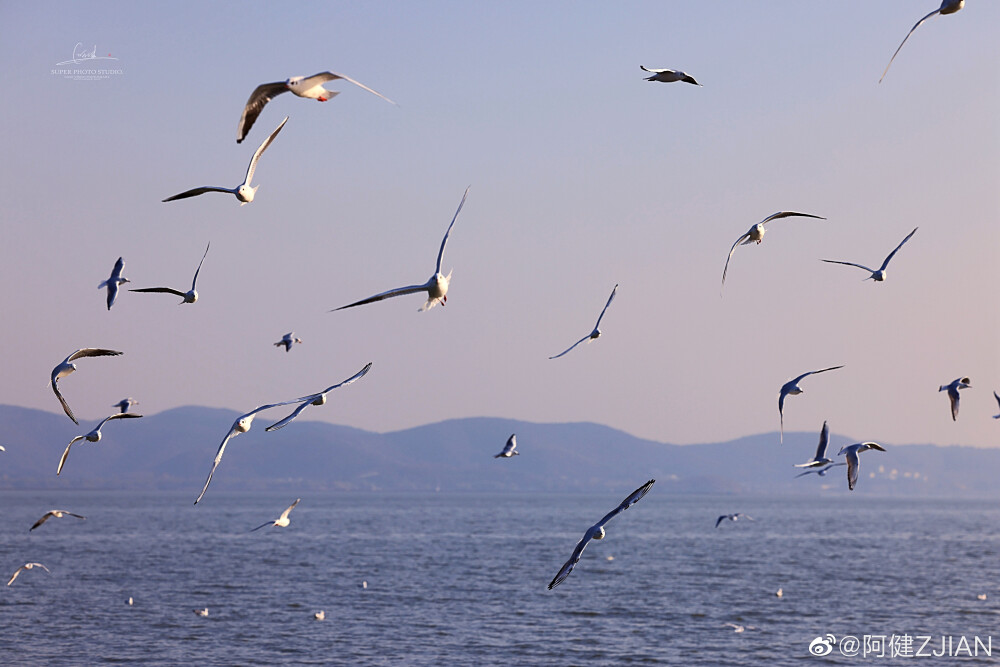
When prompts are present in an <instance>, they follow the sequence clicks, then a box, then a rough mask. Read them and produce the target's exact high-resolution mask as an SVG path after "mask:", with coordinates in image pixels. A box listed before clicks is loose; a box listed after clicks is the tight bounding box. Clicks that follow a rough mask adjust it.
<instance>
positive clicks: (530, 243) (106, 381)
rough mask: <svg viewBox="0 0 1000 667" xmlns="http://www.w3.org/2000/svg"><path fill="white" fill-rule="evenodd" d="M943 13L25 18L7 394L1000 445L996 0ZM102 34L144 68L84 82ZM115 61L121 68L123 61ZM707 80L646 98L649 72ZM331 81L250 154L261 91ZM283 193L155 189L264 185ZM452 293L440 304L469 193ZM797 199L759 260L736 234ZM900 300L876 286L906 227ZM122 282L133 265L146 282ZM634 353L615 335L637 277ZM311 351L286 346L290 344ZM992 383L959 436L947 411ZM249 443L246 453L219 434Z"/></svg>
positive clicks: (932, 1) (89, 402) (107, 7)
mask: <svg viewBox="0 0 1000 667" xmlns="http://www.w3.org/2000/svg"><path fill="white" fill-rule="evenodd" d="M936 4H937V3H936V0H927V1H926V2H915V1H910V0H906V1H885V2H877V3H872V2H846V1H845V2H837V3H803V2H792V1H788V2H759V3H744V2H716V3H708V2H705V3H689V2H683V3H682V2H649V3H640V2H633V3H596V2H595V3H579V2H572V3H569V2H567V3H554V2H553V3H537V2H505V3H480V2H430V3H369V2H357V3H315V4H298V5H275V4H273V3H249V4H247V3H238V4H223V3H209V4H207V6H206V5H204V4H203V3H181V4H170V5H168V4H164V5H159V6H148V3H100V4H92V5H83V4H79V3H63V4H57V5H51V4H44V5H42V4H38V3H21V4H11V3H6V4H4V5H3V6H0V62H2V63H3V68H2V72H3V74H2V77H3V83H4V84H5V85H4V89H5V90H6V91H7V94H6V95H4V96H3V97H2V98H0V117H2V118H3V121H4V122H3V123H2V124H0V133H2V138H3V145H4V147H5V150H4V158H5V159H4V160H2V161H0V201H2V205H0V206H2V209H0V210H2V218H0V219H2V225H3V229H4V242H3V244H2V245H0V267H2V268H0V272H2V273H0V275H3V277H4V278H5V284H6V285H7V289H6V290H5V296H4V299H3V306H4V316H3V318H2V320H0V330H2V332H3V338H4V340H6V341H7V353H6V354H4V355H3V357H2V359H0V376H2V377H3V378H4V382H3V383H2V385H0V402H3V403H11V404H16V405H24V406H29V407H35V408H41V409H45V410H50V411H53V412H55V411H58V410H59V406H58V403H57V402H56V399H55V397H54V396H53V395H52V393H51V391H50V390H49V389H47V388H46V387H45V383H46V381H47V380H48V374H49V372H50V371H51V369H52V367H53V366H54V365H55V364H56V363H58V362H59V361H60V360H61V359H62V358H63V357H65V356H66V355H67V354H69V353H70V352H72V351H73V350H75V349H77V348H79V347H88V346H98V347H111V348H115V349H119V350H123V351H124V352H125V356H123V357H121V358H118V359H85V360H83V361H82V362H81V363H80V371H79V372H78V373H77V374H75V375H74V376H71V377H69V378H66V379H65V380H64V381H63V383H62V387H63V390H64V393H65V395H66V396H67V398H68V400H69V401H70V404H71V405H73V406H74V408H75V409H76V411H77V414H78V415H79V416H80V417H81V419H82V420H96V419H99V418H101V417H103V416H105V415H106V414H108V413H109V411H110V405H111V404H112V403H114V402H116V401H118V400H119V399H120V398H123V397H125V396H129V395H131V396H134V397H135V398H137V399H138V400H139V401H140V402H141V405H140V408H141V409H142V410H144V411H146V412H148V413H155V412H159V411H162V410H164V409H168V408H171V407H175V406H178V405H187V404H198V405H208V406H219V407H227V408H232V409H235V410H241V411H245V410H250V409H252V408H254V407H256V406H257V405H259V404H262V403H267V402H274V401H280V400H287V399H290V398H293V397H296V396H300V395H304V394H308V393H312V392H315V391H318V390H320V389H322V388H324V387H326V386H328V385H330V384H333V383H335V382H338V381H340V380H342V379H344V378H346V377H348V376H350V375H352V374H353V373H354V372H356V371H357V370H359V369H360V368H361V367H362V366H363V365H364V364H365V363H367V362H368V361H373V362H374V367H373V370H372V372H371V373H370V374H369V375H368V376H367V377H366V378H364V379H363V380H362V381H361V382H358V383H356V384H355V385H353V386H351V387H350V388H346V389H344V390H343V391H341V392H339V393H338V395H336V396H334V397H332V398H333V399H334V400H332V401H331V403H329V404H328V405H327V406H325V407H324V408H322V409H316V410H315V411H312V412H310V413H309V415H308V418H309V419H324V420H328V421H333V422H337V423H342V424H348V425H352V426H357V427H360V428H365V429H370V430H375V431H387V430H394V429H398V428H404V427H408V426H413V425H417V424H422V423H426V422H431V421H437V420H442V419H447V418H452V417H464V416H477V415H487V416H501V417H511V418H516V419H524V420H530V421H542V422H561V421H577V420H587V421H595V422H600V423H604V424H608V425H610V426H613V427H616V428H620V429H623V430H626V431H628V432H631V433H634V434H636V435H639V436H643V437H648V438H653V439H657V440H664V441H670V442H678V443H695V442H708V441H717V440H723V439H729V438H735V437H739V436H742V435H747V434H751V433H759V432H766V431H771V430H776V429H777V427H778V415H777V407H776V399H777V391H778V388H779V387H780V386H781V384H782V383H783V382H785V380H787V379H788V378H789V377H791V376H794V375H798V374H799V373H802V372H805V371H807V370H812V369H817V368H823V367H826V366H832V365H837V364H846V368H844V369H843V370H839V371H836V372H834V373H828V374H825V375H823V376H819V377H814V378H809V379H807V380H806V381H805V382H804V383H803V387H804V388H805V390H806V392H805V393H804V394H802V395H801V396H795V397H791V398H789V399H788V402H787V403H786V420H785V423H786V428H787V429H788V430H790V431H798V430H805V431H812V432H818V430H819V427H820V425H821V424H822V422H823V420H824V419H827V420H829V422H830V426H831V428H832V429H833V430H834V431H835V432H837V433H842V434H844V435H847V436H849V437H855V438H857V439H873V440H878V441H881V442H884V443H907V442H932V443H939V444H950V443H956V444H968V445H977V446H994V445H995V443H996V442H997V436H998V434H1000V431H998V429H1000V423H998V422H995V421H994V420H993V419H991V415H993V414H996V413H997V411H998V410H997V405H996V402H995V400H994V399H993V396H992V390H993V389H994V388H1000V355H998V352H997V348H998V344H1000V321H998V317H997V305H996V285H997V283H998V277H1000V276H998V273H1000V268H998V259H1000V252H998V249H1000V227H998V222H1000V216H998V213H1000V197H998V185H1000V120H998V119H1000V77H998V76H997V74H996V64H997V63H998V62H1000V45H998V43H997V40H996V35H997V29H998V26H1000V3H993V2H975V1H974V0H970V2H969V3H968V6H967V7H966V8H965V9H964V10H963V11H961V12H959V13H957V14H955V15H952V16H946V17H939V18H937V19H935V20H932V21H929V22H927V23H925V24H924V25H923V26H921V28H920V29H919V30H918V31H917V32H915V33H914V35H913V37H911V39H910V40H909V42H908V43H907V45H906V47H905V48H904V49H903V50H902V51H901V52H900V55H899V56H898V57H897V59H896V61H895V63H894V64H893V67H892V69H891V70H890V72H889V75H888V76H887V77H886V80H885V81H884V82H883V83H882V84H881V85H879V84H878V83H877V82H878V79H879V76H880V75H881V73H882V70H883V68H884V67H885V64H886V62H887V61H888V58H889V56H891V55H892V52H893V50H894V49H895V48H896V47H897V46H898V44H899V42H900V40H902V38H903V37H904V36H905V34H906V32H907V30H909V28H910V27H911V26H912V25H913V23H914V22H915V21H916V20H917V19H918V18H920V16H922V15H923V14H925V13H927V12H928V11H930V10H931V9H933V8H934V7H935V6H936ZM77 42H81V43H83V44H84V45H86V46H88V47H90V46H96V47H97V53H98V54H100V55H104V54H107V53H111V54H112V55H113V56H115V57H117V58H118V61H116V62H114V66H116V67H119V68H121V70H122V73H121V74H120V75H115V76H113V77H112V78H111V79H110V80H106V81H73V80H66V79H64V78H62V77H60V76H58V75H53V74H52V73H51V70H52V69H53V68H55V65H56V63H58V62H60V61H63V60H66V59H68V58H69V57H70V55H71V52H72V49H73V47H74V45H75V44H76V43H77ZM108 62H110V61H108ZM640 64H644V65H646V66H649V67H671V68H676V69H682V70H685V71H687V72H688V73H690V74H691V75H693V76H694V77H696V78H697V79H698V81H700V82H701V83H703V84H704V87H701V88H698V87H695V86H690V85H687V84H680V83H676V84H656V83H647V82H645V81H643V80H642V77H643V74H644V73H643V72H641V71H640V70H639V65H640ZM328 69H329V70H333V71H336V72H342V73H344V74H347V75H349V76H352V77H354V78H356V79H358V80H359V81H361V82H363V83H365V84H367V85H369V86H371V87H373V88H375V89H376V90H378V91H380V92H382V93H384V94H385V95H387V96H388V97H391V98H392V99H394V100H396V101H397V102H398V103H399V105H400V106H399V107H398V108H396V107H393V106H391V105H389V104H386V103H385V102H383V101H382V100H380V99H378V98H376V97H374V96H372V95H370V94H368V93H366V92H364V91H363V90H360V89H357V88H355V87H354V86H350V85H349V84H346V83H342V84H341V85H335V84H329V85H328V87H329V88H331V89H334V90H340V91H342V94H341V95H340V96H339V97H337V98H336V99H334V100H333V101H331V102H328V103H326V104H319V103H316V102H313V101H310V100H303V99H299V98H295V97H293V96H291V95H284V96H281V97H279V98H276V99H275V100H273V101H272V102H271V103H270V104H269V105H268V106H267V107H266V108H265V110H264V112H263V113H262V115H261V117H260V119H259V120H258V122H257V124H256V125H255V126H254V128H253V130H252V132H251V133H250V135H249V137H248V139H247V141H245V142H244V143H243V144H241V145H237V144H236V142H235V136H236V125H237V122H238V120H239V117H240V111H241V109H242V105H243V103H244V102H245V100H246V98H247V97H248V95H249V94H250V92H251V91H252V90H253V88H254V87H255V86H256V85H258V84H260V83H264V82H268V81H278V80H283V79H285V78H287V77H289V76H293V75H299V74H302V75H309V74H313V73H316V72H320V71H323V70H328ZM285 115H288V116H290V120H289V121H288V124H287V125H286V127H285V128H284V130H283V131H282V133H281V135H280V136H279V137H278V139H276V141H275V142H274V144H273V145H272V146H271V148H270V149H269V150H268V152H267V153H266V154H265V156H264V157H263V158H262V160H261V162H260V164H259V166H258V170H257V175H256V178H255V183H256V184H259V185H260V189H259V191H258V193H257V198H256V200H255V201H254V202H253V203H252V204H249V205H247V206H244V207H240V206H239V205H238V203H237V202H236V200H235V199H234V198H233V197H231V196H228V195H204V196H202V197H198V198H195V199H189V200H185V201H178V202H171V203H167V204H164V203H161V202H160V200H161V199H163V198H165V197H167V196H169V195H172V194H175V193H177V192H181V191H183V190H186V189H188V188H191V187H195V186H198V185H222V186H227V187H234V186H235V185H237V184H238V183H239V182H240V181H241V180H242V177H243V174H244V172H245V169H246V165H247V162H248V160H249V157H250V155H251V154H252V153H253V150H254V148H256V146H257V145H258V144H259V142H260V141H261V140H263V138H264V137H265V136H266V134H267V133H268V132H270V131H271V130H272V129H273V128H274V127H276V126H277V124H278V122H280V120H281V119H282V118H283V117H284V116H285ZM470 184H471V186H472V190H471V192H470V194H469V199H468V202H467V204H466V207H465V210H464V211H463V212H462V215H461V217H460V218H459V220H458V222H457V224H456V225H455V228H454V231H453V233H452V237H451V240H450V242H449V245H448V250H447V252H446V254H445V261H444V269H445V271H446V272H447V271H448V270H450V269H454V277H453V281H452V287H451V290H450V292H449V302H448V306H447V307H445V308H435V309H434V310H432V311H431V312H426V313H418V312H416V311H417V308H418V307H419V306H420V305H421V303H422V302H423V300H422V299H421V297H419V296H411V297H403V298H398V299H393V300H390V301H386V302H383V303H378V304H373V305H370V306H365V307H362V308H358V309H352V310H348V311H344V312H338V313H328V312H327V311H328V310H329V309H331V308H335V307H337V306H341V305H344V304H346V303H350V302H352V301H354V300H357V299H360V298H362V297H365V296H369V295H371V294H374V293H376V292H380V291H383V290H386V289H389V288H391V287H396V286H400V285H404V284H410V283H416V282H423V281H424V280H426V279H427V278H428V277H429V276H430V274H431V273H432V271H433V268H434V259H435V255H436V252H437V248H438V244H439V243H440V239H441V235H442V234H443V233H444V230H445V228H446V227H447V224H448V221H449V220H450V218H451V215H452V214H453V212H454V210H455V207H456V206H457V204H458V201H459V199H460V198H461V195H462V191H463V190H464V189H465V187H466V186H467V185H470ZM778 210H798V211H805V212H809V213H814V214H817V215H822V216H825V217H827V218H828V220H827V221H815V220H806V219H798V220H796V219H788V220H778V221H775V222H773V223H769V225H768V228H769V233H768V235H767V237H766V238H765V240H764V243H762V244H761V245H759V246H752V247H741V248H739V249H738V250H737V251H736V253H735V255H734V256H733V259H732V263H731V265H730V271H729V277H728V279H727V285H726V291H725V296H724V298H721V299H720V296H719V281H720V278H721V273H722V268H723V265H724V263H725V259H726V254H727V253H728V251H729V248H730V246H731V245H732V243H733V241H734V240H735V239H736V238H737V237H738V236H739V235H741V234H742V233H744V232H745V231H746V230H747V229H748V228H749V227H750V226H751V225H752V224H753V223H755V222H757V221H759V220H760V219H762V218H764V217H765V216H767V215H769V214H771V213H773V212H775V211H778ZM915 226H919V227H920V231H919V232H917V234H916V235H915V236H914V237H913V239H912V240H911V241H910V243H909V244H908V245H907V246H906V247H905V248H904V250H902V251H901V252H900V253H899V254H898V255H897V256H896V258H895V259H894V260H893V264H892V265H890V267H889V273H890V275H889V280H888V281H886V282H885V283H883V284H877V285H875V284H872V283H871V281H869V282H866V283H862V282H861V279H862V278H864V274H863V273H862V272H861V271H860V270H856V269H852V268H850V267H841V266H834V265H829V264H823V263H821V262H820V261H819V259H821V258H828V259H841V260H847V261H855V262H859V263H862V264H875V265H877V264H879V263H880V262H881V260H882V258H883V257H884V256H885V255H886V254H887V253H888V252H889V251H890V250H892V248H893V247H895V245H896V244H897V243H898V242H899V241H900V240H901V239H902V238H903V237H904V236H905V235H906V234H907V233H908V232H909V231H910V230H911V229H913V227H915ZM209 241H211V243H212V249H211V252H210V253H209V255H208V258H207V259H206V261H205V265H204V268H203V270H202V273H201V276H200V278H199V294H200V297H201V298H200V300H199V301H198V303H197V304H195V305H194V306H189V305H186V306H183V307H180V306H177V305H175V302H176V299H174V298H173V297H170V296H166V295H147V294H135V293H128V292H126V293H124V294H122V295H121V296H120V298H119V301H118V303H117V304H116V305H115V307H114V309H113V310H112V311H111V312H110V313H109V312H107V310H106V309H105V307H104V295H103V293H102V292H101V291H99V290H98V289H97V284H98V283H99V282H100V281H101V280H103V279H105V278H106V277H107V276H108V274H109V273H110V271H111V267H112V265H113V264H114V262H115V260H116V259H117V258H118V257H119V256H123V257H124V258H125V275H126V276H127V277H129V278H131V279H132V281H133V284H131V285H128V287H149V286H159V285H170V286H174V287H178V288H181V287H182V288H184V289H187V287H188V286H189V284H190V280H191V275H192V274H193V271H194V269H195V267H196V266H197V264H198V261H199V259H200V257H201V254H202V252H203V251H204V248H205V244H206V243H208V242H209ZM615 283H619V284H620V285H621V286H620V288H619V291H618V298H617V299H616V300H615V302H614V304H613V305H612V306H611V308H610V309H609V310H608V314H607V316H606V317H605V320H604V322H603V323H602V330H603V332H604V336H603V337H602V338H601V339H600V340H599V341H597V342H595V343H593V344H591V345H586V346H580V347H579V348H577V349H576V350H574V351H573V352H572V353H571V354H569V355H567V356H566V357H564V358H561V359H558V360H554V361H550V360H548V359H547V357H549V356H550V355H553V354H556V353H557V352H560V351H562V350H563V349H565V348H566V347H567V346H568V345H569V344H571V343H572V342H573V341H575V340H577V339H578V338H580V337H581V336H583V335H585V334H586V333H587V332H588V331H590V329H591V327H592V326H593V324H594V320H595V319H596V317H597V315H598V314H599V313H600V310H601V308H602V307H603V305H604V302H605V300H606V299H607V296H608V294H609V292H610V290H611V288H612V287H613V286H614V285H615ZM291 330H294V331H295V332H296V333H297V334H298V335H299V336H301V337H302V338H303V339H304V340H305V343H304V344H302V345H300V346H297V347H296V348H295V349H293V350H292V352H291V353H289V354H285V353H284V352H281V351H279V350H278V349H277V348H275V347H273V346H272V345H271V343H273V342H275V341H277V340H278V339H279V338H280V337H281V335H282V334H284V333H285V332H286V331H291ZM963 375H968V376H970V377H971V379H972V383H973V388H972V389H969V390H968V391H965V392H964V393H963V396H962V413H961V415H960V417H959V420H958V422H957V423H953V422H952V420H951V418H950V416H949V412H948V401H947V399H946V397H945V396H944V394H938V392H937V387H938V385H940V384H944V383H947V382H949V381H951V380H952V379H954V378H956V377H959V376H963ZM222 428H223V430H224V429H225V426H223V427H222Z"/></svg>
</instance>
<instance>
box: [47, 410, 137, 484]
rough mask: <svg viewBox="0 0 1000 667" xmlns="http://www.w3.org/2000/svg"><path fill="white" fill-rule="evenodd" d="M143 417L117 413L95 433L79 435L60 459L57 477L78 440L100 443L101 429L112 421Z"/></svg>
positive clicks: (105, 420)
mask: <svg viewBox="0 0 1000 667" xmlns="http://www.w3.org/2000/svg"><path fill="white" fill-rule="evenodd" d="M139 417H142V415H137V414H135V413H134V412H116V413H115V414H113V415H111V416H110V417H105V418H104V419H103V420H102V421H101V423H100V424H98V425H97V427H96V428H94V430H93V431H91V432H90V433H87V434H86V435H78V436H76V437H75V438H73V439H72V440H70V441H69V444H68V445H66V450H65V451H64V452H63V455H62V458H60V459H59V467H58V468H57V469H56V475H58V474H59V473H61V472H62V469H63V466H64V465H66V458H67V457H68V456H69V449H70V447H72V446H73V443H75V442H77V441H78V440H86V441H87V442H100V441H101V427H102V426H104V425H105V424H107V423H108V422H109V421H110V420H112V419H138V418H139Z"/></svg>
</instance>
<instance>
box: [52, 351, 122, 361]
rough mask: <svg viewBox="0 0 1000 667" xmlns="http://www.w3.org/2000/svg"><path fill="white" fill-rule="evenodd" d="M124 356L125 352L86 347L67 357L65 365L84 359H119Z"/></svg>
mask: <svg viewBox="0 0 1000 667" xmlns="http://www.w3.org/2000/svg"><path fill="white" fill-rule="evenodd" d="M122 354H124V352H119V351H117V350H106V349H104V348H100V347H85V348H82V349H79V350H77V351H76V352H74V353H73V354H71V355H69V356H68V357H66V362H65V363H69V362H71V361H74V360H76V359H81V358H83V357H117V356H120V355H122Z"/></svg>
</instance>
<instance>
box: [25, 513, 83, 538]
mask: <svg viewBox="0 0 1000 667" xmlns="http://www.w3.org/2000/svg"><path fill="white" fill-rule="evenodd" d="M64 516H72V517H76V518H77V519H86V518H87V517H85V516H80V515H79V514H73V513H72V512H67V511H66V510H49V511H48V512H46V513H45V514H43V515H42V518H41V519H39V520H38V521H36V522H35V525H33V526H32V527H31V528H29V529H28V532H29V533H30V532H31V531H33V530H34V529H35V528H38V527H39V526H40V525H42V524H43V523H45V522H46V521H48V520H49V519H51V518H52V517H55V518H57V519H61V518H63V517H64Z"/></svg>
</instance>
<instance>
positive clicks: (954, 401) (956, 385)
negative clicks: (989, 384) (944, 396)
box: [938, 377, 1000, 421]
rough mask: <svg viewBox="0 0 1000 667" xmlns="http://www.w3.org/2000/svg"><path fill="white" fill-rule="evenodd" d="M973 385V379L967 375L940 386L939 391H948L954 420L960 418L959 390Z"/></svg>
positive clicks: (999, 399)
mask: <svg viewBox="0 0 1000 667" xmlns="http://www.w3.org/2000/svg"><path fill="white" fill-rule="evenodd" d="M971 386H972V380H970V379H969V378H967V377H966V378H958V379H956V380H952V381H951V382H950V383H948V384H943V385H941V386H940V387H938V391H945V390H947V391H948V400H950V401H951V420H952V421H957V420H958V390H959V389H968V388H969V387H971ZM993 395H994V396H996V392H993ZM997 401H1000V398H998V399H997ZM996 418H997V417H994V419H996Z"/></svg>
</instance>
